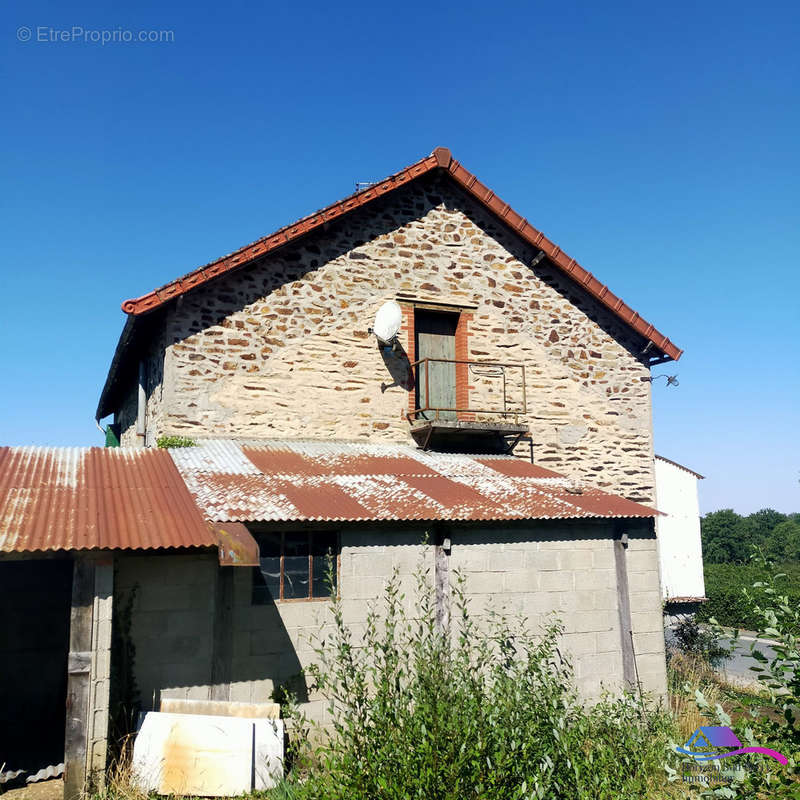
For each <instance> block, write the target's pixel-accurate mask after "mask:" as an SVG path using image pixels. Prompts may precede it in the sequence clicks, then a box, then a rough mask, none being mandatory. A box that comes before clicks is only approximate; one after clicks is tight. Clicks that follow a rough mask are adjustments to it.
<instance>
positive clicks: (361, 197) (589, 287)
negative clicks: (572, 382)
mask: <svg viewBox="0 0 800 800" xmlns="http://www.w3.org/2000/svg"><path fill="white" fill-rule="evenodd" d="M439 170H441V171H442V172H446V173H447V174H448V175H449V176H450V177H451V178H452V179H453V180H454V181H455V182H456V183H457V184H458V185H459V186H461V188H462V189H463V190H464V191H465V192H467V194H469V195H470V196H472V197H473V198H474V199H475V200H477V201H478V202H479V203H480V204H481V205H483V206H484V207H485V208H487V209H488V210H489V211H490V212H491V213H492V214H494V215H495V216H496V217H497V218H498V219H499V220H500V221H501V222H503V223H504V224H505V225H506V226H507V227H508V228H509V229H510V230H511V231H513V232H514V233H516V234H517V235H518V236H520V238H522V239H523V240H525V241H527V242H528V243H529V244H531V245H532V246H534V247H537V248H538V249H539V250H540V251H541V252H542V253H543V254H544V256H545V257H546V258H547V259H548V260H549V261H550V262H551V263H552V264H553V265H554V266H555V267H557V268H558V269H560V270H561V271H562V272H564V273H565V274H566V275H568V276H569V277H570V278H572V280H574V281H575V282H576V283H577V284H578V285H579V286H580V287H581V288H583V289H584V290H585V291H586V292H587V293H588V294H589V295H591V296H592V297H594V298H595V299H596V300H597V301H599V302H600V303H601V304H602V305H604V306H605V307H606V308H608V309H609V310H610V311H611V313H612V314H614V315H615V316H616V317H618V318H619V319H621V320H622V322H624V323H625V324H626V325H628V326H629V327H630V328H632V329H633V330H634V331H635V332H636V333H638V334H639V335H640V336H641V337H642V338H643V339H644V340H645V341H646V342H649V343H651V345H650V347H651V351H652V349H653V348H654V349H655V350H656V351H657V353H656V354H655V355H658V354H660V358H658V361H659V362H663V361H677V360H678V359H679V358H680V357H681V355H682V354H683V350H681V349H680V348H679V347H678V346H677V345H675V344H674V343H673V342H671V341H670V340H669V339H668V338H667V337H666V336H664V334H662V333H660V332H659V331H658V330H657V329H656V328H655V326H654V325H652V324H651V323H649V322H647V320H645V319H643V318H642V317H641V316H640V315H639V314H638V313H637V312H636V311H634V310H633V309H632V308H630V307H629V306H628V305H627V304H626V303H624V302H623V300H622V299H621V298H620V297H618V296H617V295H616V294H614V293H613V292H612V291H611V290H610V289H609V288H608V286H607V285H605V284H603V283H601V282H600V281H599V280H598V279H597V278H595V276H594V275H593V274H592V273H591V272H589V271H588V270H587V269H585V268H584V267H582V266H581V265H580V264H579V263H578V262H577V261H576V260H575V259H574V258H570V257H569V256H568V255H567V254H566V253H565V252H564V251H563V250H561V248H560V247H558V246H557V245H556V244H555V243H554V242H551V241H550V240H549V239H548V238H547V237H546V236H545V235H544V234H543V233H542V232H541V231H539V230H538V229H537V228H535V227H534V226H533V225H531V224H530V223H529V222H528V221H527V220H526V219H525V218H524V217H523V216H522V215H520V214H518V213H517V212H516V211H514V209H512V208H511V206H510V205H508V203H506V202H504V201H503V200H502V199H501V198H500V197H498V196H497V195H496V194H495V193H494V192H493V191H492V190H491V189H489V187H488V186H486V185H485V184H483V183H481V181H479V180H478V178H477V177H476V176H475V175H473V174H472V173H471V172H469V171H468V170H467V169H466V168H465V167H463V166H462V165H461V163H460V162H458V161H456V159H454V158H453V156H452V153H451V152H450V150H449V149H448V148H446V147H437V148H436V149H435V150H434V151H433V153H431V155H429V156H427V157H426V158H423V159H421V160H420V161H418V162H416V163H415V164H412V165H411V166H410V167H406V168H405V169H403V170H401V171H400V172H397V173H395V174H394V175H390V176H389V177H388V178H386V179H385V180H383V181H379V182H378V183H376V184H374V185H372V186H369V187H367V188H366V189H362V190H361V191H359V192H356V193H355V194H352V195H350V196H349V197H345V198H344V199H343V200H339V201H337V202H335V203H333V204H331V205H329V206H327V207H325V208H323V209H321V210H319V211H316V212H315V213H313V214H309V215H308V216H306V217H303V218H302V219H300V220H298V221H297V222H295V223H292V224H291V225H286V226H284V227H283V228H280V229H279V230H277V231H275V232H274V233H272V234H270V235H269V236H265V237H263V238H261V239H258V240H257V241H255V242H252V243H251V244H249V245H246V246H245V247H242V248H239V249H238V250H235V251H234V252H233V253H230V254H229V255H227V256H223V257H222V258H219V259H217V260H216V261H212V262H210V263H208V264H206V265H205V266H202V267H198V268H197V269H195V270H193V271H191V272H189V273H187V274H186V275H184V276H182V277H180V278H176V279H175V280H173V281H170V282H169V283H166V284H164V285H163V286H161V287H159V288H158V289H154V290H153V291H151V292H148V293H147V294H144V295H142V296H141V297H135V298H131V299H129V300H126V301H125V302H124V303H122V310H123V311H124V312H125V313H126V314H127V315H128V320H127V321H126V324H125V328H124V329H123V332H122V336H120V341H119V343H118V344H117V350H116V351H115V353H114V360H113V361H112V363H111V367H110V369H109V373H108V377H107V379H106V384H105V386H104V387H103V392H102V393H101V396H100V402H99V404H98V408H97V414H98V415H100V416H98V417H97V419H100V418H101V417H102V416H106V415H107V414H110V413H111V412H112V411H113V410H114V409H112V408H110V407H109V405H108V402H109V398H111V397H112V391H113V387H114V384H115V381H116V372H117V371H118V369H119V367H120V365H121V364H122V363H123V360H124V359H123V357H122V353H121V350H120V348H121V347H123V346H127V344H126V343H125V342H124V341H123V340H124V338H125V336H126V332H127V334H128V335H129V336H130V335H132V331H133V322H132V319H134V318H137V317H140V316H144V315H146V314H149V313H151V312H153V311H155V310H157V309H158V308H160V307H162V306H164V305H165V304H167V303H169V302H170V301H171V300H174V299H176V298H177V297H180V296H182V295H184V294H186V293H187V292H189V291H191V290H192V289H195V288H196V287H198V286H202V285H204V284H206V283H208V282H210V281H212V280H214V279H215V278H217V277H219V276H220V275H223V274H227V273H229V272H233V271H235V270H237V269H239V268H241V267H244V266H247V265H248V264H251V263H252V262H253V261H255V260H256V259H258V258H261V257H263V256H265V255H267V254H270V253H272V252H274V251H275V250H277V249H278V248H280V247H283V246H284V245H286V244H289V243H290V242H293V241H295V240H296V239H298V238H300V237H301V236H305V235H306V234H308V233H311V232H312V231H314V230H318V229H319V228H321V227H322V226H323V225H325V224H327V223H328V222H331V221H332V220H335V219H338V218H340V217H342V216H344V215H346V214H349V213H350V212H351V211H355V210H356V209H358V208H362V207H363V206H365V205H367V204H369V203H371V202H372V201H373V200H377V199H378V198H380V197H383V196H385V195H386V194H389V193H391V192H394V191H395V190H397V189H399V188H400V187H402V186H405V185H407V184H408V183H410V182H411V181H413V180H416V179H417V178H420V177H422V176H423V175H427V174H429V173H431V172H433V171H439ZM129 325H130V329H129Z"/></svg>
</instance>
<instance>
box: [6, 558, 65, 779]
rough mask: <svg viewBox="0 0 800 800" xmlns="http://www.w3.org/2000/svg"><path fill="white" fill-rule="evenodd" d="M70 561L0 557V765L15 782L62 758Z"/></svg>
mask: <svg viewBox="0 0 800 800" xmlns="http://www.w3.org/2000/svg"><path fill="white" fill-rule="evenodd" d="M71 601H72V561H71V560H70V559H41V560H31V561H6V562H0V620H2V621H3V624H2V629H1V630H0V709H2V715H3V720H4V724H3V725H0V767H2V765H3V764H5V766H4V767H3V768H2V771H3V772H5V773H9V772H17V771H21V773H20V775H19V776H18V777H17V778H15V779H14V785H20V784H21V785H24V784H25V782H26V780H28V779H30V778H32V777H34V776H35V775H36V773H37V772H39V771H40V770H44V769H46V768H47V767H56V766H58V765H60V764H63V762H64V730H65V723H66V700H67V655H68V652H69V625H70V608H71Z"/></svg>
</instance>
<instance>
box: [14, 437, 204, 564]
mask: <svg viewBox="0 0 800 800" xmlns="http://www.w3.org/2000/svg"><path fill="white" fill-rule="evenodd" d="M216 545H217V541H216V539H215V538H214V536H213V535H212V532H211V530H209V528H208V526H207V524H206V523H205V521H204V519H203V517H202V514H201V513H200V511H199V510H198V508H197V506H196V504H195V502H194V500H193V498H192V496H191V495H190V494H189V492H188V491H187V489H186V486H185V484H184V482H183V480H182V479H181V476H180V474H179V473H178V471H177V469H176V468H175V464H174V462H173V461H172V459H171V458H170V456H169V454H168V453H167V452H166V451H164V450H149V449H148V450H144V449H128V448H100V447H92V448H89V447H73V448H50V447H4V448H0V552H32V551H42V550H90V549H109V550H117V549H151V548H164V547H215V546H216Z"/></svg>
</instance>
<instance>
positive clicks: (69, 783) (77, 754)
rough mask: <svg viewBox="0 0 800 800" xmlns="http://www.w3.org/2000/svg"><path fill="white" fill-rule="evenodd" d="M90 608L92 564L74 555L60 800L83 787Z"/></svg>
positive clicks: (78, 793)
mask: <svg viewBox="0 0 800 800" xmlns="http://www.w3.org/2000/svg"><path fill="white" fill-rule="evenodd" d="M93 608H94V562H93V561H92V560H90V559H88V558H86V557H84V556H81V555H76V556H75V562H74V566H73V571H72V610H71V613H70V624H69V656H68V660H67V723H66V730H65V736H64V800H78V798H80V797H81V795H82V793H83V790H84V787H85V783H86V753H87V744H88V743H87V729H88V722H89V700H90V698H89V688H90V672H91V665H92V616H93Z"/></svg>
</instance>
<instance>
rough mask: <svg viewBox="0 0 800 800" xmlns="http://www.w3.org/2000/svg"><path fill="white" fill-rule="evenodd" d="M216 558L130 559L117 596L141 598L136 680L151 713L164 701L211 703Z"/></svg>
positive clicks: (121, 564)
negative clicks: (160, 700) (176, 699)
mask: <svg viewBox="0 0 800 800" xmlns="http://www.w3.org/2000/svg"><path fill="white" fill-rule="evenodd" d="M217 569H218V561H217V556H216V553H214V554H207V555H206V554H204V555H141V556H137V555H128V554H126V555H124V556H120V557H119V559H118V567H117V588H116V590H117V593H118V594H119V595H120V596H121V598H122V599H123V600H125V599H126V598H127V597H129V596H130V593H132V592H135V595H134V596H135V601H134V605H133V609H132V619H131V628H130V636H131V639H132V641H133V644H134V646H135V649H136V653H135V662H134V675H135V678H136V683H137V688H138V690H139V695H140V699H141V703H142V708H143V709H145V710H157V709H158V704H159V699H160V698H161V697H177V698H182V699H190V700H209V699H211V693H210V685H209V684H210V680H211V657H212V642H213V622H214V579H215V574H216V570H217Z"/></svg>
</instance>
